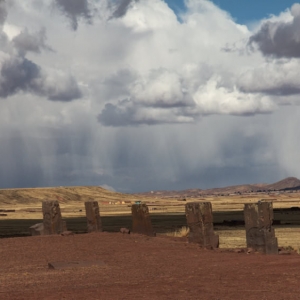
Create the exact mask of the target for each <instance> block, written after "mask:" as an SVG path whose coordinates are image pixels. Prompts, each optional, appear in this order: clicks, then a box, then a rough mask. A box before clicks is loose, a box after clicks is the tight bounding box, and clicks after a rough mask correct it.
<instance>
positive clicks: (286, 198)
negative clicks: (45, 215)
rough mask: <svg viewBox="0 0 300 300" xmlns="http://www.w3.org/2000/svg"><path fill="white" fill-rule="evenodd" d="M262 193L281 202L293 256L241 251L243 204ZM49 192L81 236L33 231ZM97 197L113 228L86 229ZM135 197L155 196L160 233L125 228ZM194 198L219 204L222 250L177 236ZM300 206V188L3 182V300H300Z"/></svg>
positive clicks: (281, 232)
mask: <svg viewBox="0 0 300 300" xmlns="http://www.w3.org/2000/svg"><path fill="white" fill-rule="evenodd" d="M261 199H264V200H268V201H272V202H273V205H274V209H275V210H274V219H275V221H276V225H275V232H276V236H277V237H278V242H279V246H280V247H283V248H285V249H289V250H291V249H295V251H291V252H288V254H289V255H275V256H265V255H262V254H255V253H250V254H247V252H241V253H238V252H239V251H236V250H237V248H245V247H246V240H245V230H244V226H243V225H242V224H241V221H242V220H243V211H242V209H243V206H244V204H245V203H254V202H257V201H258V200H261ZM43 200H58V201H59V203H60V207H61V211H62V215H63V218H64V219H65V220H66V222H67V227H68V229H69V230H71V231H73V232H75V233H80V234H74V235H70V236H59V235H57V236H35V237H30V236H29V227H30V226H31V225H33V224H35V223H38V222H41V218H42V211H41V203H42V201H43ZM87 200H96V201H98V202H99V205H100V213H101V220H102V224H103V230H104V232H103V233H89V234H87V233H86V218H85V210H84V201H87ZM135 201H142V202H145V203H147V204H148V206H149V210H150V215H151V219H152V223H153V225H154V229H155V231H156V232H157V236H156V237H152V238H150V237H146V236H141V235H137V234H130V235H124V234H121V233H119V232H118V231H119V229H120V228H121V227H127V228H130V226H131V215H130V209H131V205H132V204H133V203H135ZM192 201H210V202H211V203H212V206H213V211H214V223H215V231H216V232H217V233H218V234H219V235H220V249H217V250H205V249H201V248H200V247H199V246H198V245H195V244H189V243H188V242H187V238H186V237H181V238H179V237H176V238H175V237H173V233H174V232H176V231H178V230H179V231H180V229H181V228H182V227H183V226H186V220H185V214H184V209H185V204H186V203H187V202H192ZM299 207H300V193H299V192H274V193H269V192H266V193H262V192H255V193H249V194H232V195H229V196H228V195H226V196H225V195H223V196H221V195H207V196H200V197H185V198H183V197H174V198H170V197H157V196H153V197H149V196H141V195H126V194H119V193H114V192H110V191H106V190H103V189H101V188H98V187H70V188H63V187H60V188H45V189H24V190H22V189H19V190H0V209H1V214H3V215H2V216H0V236H1V237H2V238H1V239H0V266H1V272H0V299H16V300H17V299H87V298H88V299H108V300H110V299H200V298H201V299H257V298H259V299H297V297H298V295H299V292H300V289H299V283H300V281H299V277H300V275H299V270H298V269H299V267H298V265H299V263H300V256H299V255H298V254H297V252H299V248H300V210H299V209H298V208H299ZM22 236H24V237H22ZM99 261H100V262H101V264H99ZM48 263H59V264H62V265H64V264H71V268H65V269H64V268H62V269H58V270H56V269H54V270H52V269H49V266H48Z"/></svg>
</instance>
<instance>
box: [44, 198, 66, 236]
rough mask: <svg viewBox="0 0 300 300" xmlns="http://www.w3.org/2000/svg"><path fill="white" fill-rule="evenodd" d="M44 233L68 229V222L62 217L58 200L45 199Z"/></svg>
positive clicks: (54, 232) (57, 232)
mask: <svg viewBox="0 0 300 300" xmlns="http://www.w3.org/2000/svg"><path fill="white" fill-rule="evenodd" d="M42 210H43V225H44V234H45V235H50V234H59V233H62V232H63V231H66V222H65V221H63V220H62V218H61V212H60V207H59V203H58V201H43V205H42Z"/></svg>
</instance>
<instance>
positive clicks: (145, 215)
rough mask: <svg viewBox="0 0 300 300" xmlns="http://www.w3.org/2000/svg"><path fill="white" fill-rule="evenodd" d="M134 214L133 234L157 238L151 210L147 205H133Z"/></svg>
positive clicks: (132, 211)
mask: <svg viewBox="0 0 300 300" xmlns="http://www.w3.org/2000/svg"><path fill="white" fill-rule="evenodd" d="M131 213H132V229H131V232H133V233H140V234H145V235H148V236H155V235H156V234H155V232H154V230H153V227H152V223H151V218H150V214H149V209H148V206H147V205H146V204H133V205H132V207H131Z"/></svg>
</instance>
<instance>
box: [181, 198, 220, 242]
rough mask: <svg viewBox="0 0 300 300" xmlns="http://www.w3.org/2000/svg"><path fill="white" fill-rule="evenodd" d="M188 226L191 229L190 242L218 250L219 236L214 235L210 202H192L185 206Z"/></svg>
mask: <svg viewBox="0 0 300 300" xmlns="http://www.w3.org/2000/svg"><path fill="white" fill-rule="evenodd" d="M185 215H186V220H187V225H188V226H189V228H190V233H189V242H190V243H197V244H200V245H201V246H202V247H206V248H218V247H219V236H218V235H216V234H215V233H214V224H213V215H212V207H211V203H210V202H191V203H187V204H186V205H185Z"/></svg>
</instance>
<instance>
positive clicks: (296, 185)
mask: <svg viewBox="0 0 300 300" xmlns="http://www.w3.org/2000/svg"><path fill="white" fill-rule="evenodd" d="M293 189H294V190H300V180H299V179H298V178H296V177H288V178H285V179H283V180H280V181H278V182H275V183H272V184H266V183H257V184H242V185H234V186H227V187H221V188H213V189H206V190H202V189H188V190H182V191H151V192H147V193H139V194H137V195H140V196H144V197H168V198H173V197H174V198H179V197H182V198H184V197H195V196H198V197H201V196H204V195H228V194H234V193H236V194H237V193H241V194H242V193H251V192H262V191H266V192H269V191H284V190H293Z"/></svg>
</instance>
